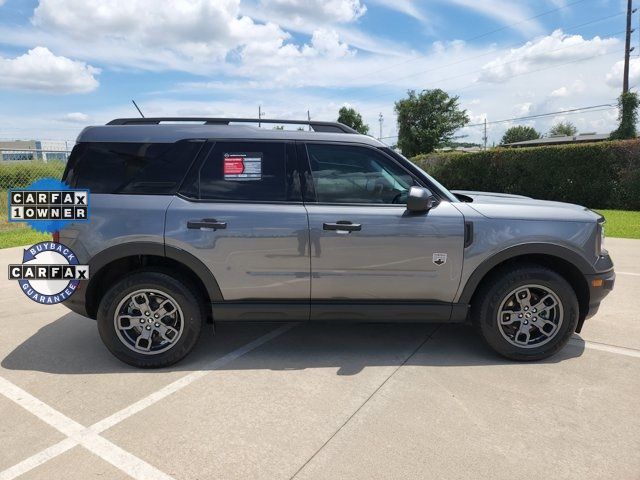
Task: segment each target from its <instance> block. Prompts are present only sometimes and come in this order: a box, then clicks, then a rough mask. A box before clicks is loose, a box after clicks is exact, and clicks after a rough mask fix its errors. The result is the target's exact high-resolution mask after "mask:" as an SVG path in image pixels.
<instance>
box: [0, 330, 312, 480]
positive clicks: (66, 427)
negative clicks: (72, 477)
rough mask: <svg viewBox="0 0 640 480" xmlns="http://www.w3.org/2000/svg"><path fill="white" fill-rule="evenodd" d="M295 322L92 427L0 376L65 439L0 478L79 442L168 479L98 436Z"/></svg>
mask: <svg viewBox="0 0 640 480" xmlns="http://www.w3.org/2000/svg"><path fill="white" fill-rule="evenodd" d="M297 325H299V324H297V323H291V324H287V325H283V326H282V327H279V328H277V329H275V330H273V331H271V332H269V333H267V334H265V335H263V336H261V337H259V338H257V339H255V340H253V341H252V342H249V343H247V344H246V345H244V346H242V347H240V348H238V349H236V350H234V351H232V352H230V353H228V354H226V355H224V356H223V357H220V358H218V359H217V360H214V361H213V362H210V363H209V364H207V365H205V367H204V368H203V369H201V370H197V371H194V372H191V373H189V374H188V375H185V376H184V377H182V378H179V379H178V380H176V381H175V382H173V383H170V384H169V385H167V386H165V387H163V388H161V389H160V390H158V391H157V392H154V393H152V394H150V395H148V396H147V397H144V398H143V399H141V400H139V401H137V402H135V403H134V404H132V405H130V406H129V407H126V408H124V409H122V410H120V411H118V412H116V413H114V414H113V415H111V416H109V417H107V418H105V419H103V420H101V421H99V422H97V423H95V424H93V425H92V426H90V427H88V428H85V427H83V426H82V425H80V424H79V423H77V422H75V421H73V420H71V419H70V418H68V417H66V416H65V415H64V414H62V413H60V412H58V411H57V410H55V409H53V408H52V407H50V406H48V405H47V404H45V403H44V402H42V401H40V400H38V399H37V398H36V397H34V396H32V395H30V394H29V393H27V392H26V391H24V390H22V389H21V388H20V387H18V386H16V385H14V384H13V383H11V382H9V381H8V380H5V379H4V378H2V377H0V394H2V395H4V396H6V397H7V398H9V399H10V400H13V401H14V402H15V403H17V404H18V405H20V406H22V407H23V408H25V409H26V410H28V411H29V412H31V413H33V414H34V415H36V416H37V417H38V418H40V419H41V420H43V421H44V422H46V423H47V424H49V425H51V426H52V427H54V428H56V429H57V430H58V431H60V432H62V433H64V434H65V435H67V436H68V437H69V438H66V439H65V440H62V441H60V442H58V443H57V444H55V445H53V446H51V447H49V448H47V449H45V450H43V451H41V452H39V453H36V454H35V455H32V456H31V457H29V458H27V459H25V460H23V461H22V462H20V463H18V464H16V465H14V466H13V467H10V468H8V469H6V470H4V471H2V472H0V480H13V479H15V478H16V477H18V476H20V475H23V474H25V473H26V472H28V471H30V470H32V469H34V468H36V467H38V466H40V465H42V464H43V463H46V462H47V461H49V460H51V459H52V458H55V457H57V456H58V455H61V454H63V453H64V452H66V451H68V450H70V449H71V448H73V447H74V446H76V445H82V446H83V447H85V448H86V449H88V450H89V451H91V452H93V453H95V454H96V455H98V456H100V457H101V458H103V459H104V460H106V461H107V462H109V463H111V464H112V465H114V466H115V467H117V468H119V469H120V470H122V471H123V472H125V473H127V474H128V475H130V476H132V477H133V478H136V479H141V480H145V479H151V480H152V479H156V478H157V479H163V480H166V479H171V478H172V477H170V476H168V475H166V474H165V473H163V472H161V471H160V470H158V469H156V468H155V467H153V466H152V465H150V464H148V463H146V462H145V461H143V460H141V459H139V458H138V457H136V456H134V455H133V454H131V453H129V452H127V451H126V450H124V449H122V448H120V447H118V446H117V445H115V444H113V443H111V442H110V441H108V440H106V439H105V438H103V437H101V436H99V435H98V433H100V432H103V431H105V430H107V429H109V428H111V427H112V426H114V425H116V424H118V423H120V422H122V421H123V420H126V419H127V418H129V417H131V416H133V415H135V414H136V413H138V412H140V411H141V410H144V409H145V408H147V407H149V406H151V405H153V404H154V403H156V402H159V401H160V400H162V399H164V398H166V397H167V396H169V395H172V394H173V393H176V392H178V391H179V390H182V389H183V388H185V387H187V386H188V385H190V384H191V383H193V382H195V381H196V380H198V379H199V378H202V377H203V376H205V375H207V374H208V373H210V372H211V371H213V370H216V369H220V368H222V367H223V366H225V365H227V364H228V363H230V362H232V361H234V360H236V359H238V358H240V357H241V356H243V355H245V354H247V353H249V352H250V351H251V350H254V349H256V348H258V347H259V346H260V345H263V344H264V343H266V342H268V341H270V340H272V339H274V338H276V337H278V336H279V335H282V334H283V333H285V332H287V331H288V330H290V329H291V328H293V327H295V326H297Z"/></svg>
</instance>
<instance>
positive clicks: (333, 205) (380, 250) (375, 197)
mask: <svg viewBox="0 0 640 480" xmlns="http://www.w3.org/2000/svg"><path fill="white" fill-rule="evenodd" d="M306 151H307V156H308V164H309V165H308V171H307V174H306V175H305V178H306V180H307V181H306V184H305V196H306V199H307V201H306V207H307V210H308V213H309V226H310V235H311V250H312V256H311V271H312V281H311V282H312V285H311V299H312V318H322V317H323V316H324V317H331V316H332V312H331V311H330V310H331V309H329V310H327V305H328V304H332V303H333V304H336V303H344V302H356V303H357V302H360V303H376V302H391V303H397V304H402V303H412V304H415V303H419V304H420V303H422V304H425V305H427V304H436V305H437V304H446V305H448V304H449V302H452V301H453V298H454V295H455V292H456V290H457V288H458V284H459V281H460V273H461V269H462V252H463V243H464V240H463V236H464V219H463V216H462V214H461V213H460V212H459V211H458V210H457V209H456V208H455V207H454V206H453V205H451V204H450V203H449V202H447V201H441V202H440V203H439V204H438V205H437V206H436V207H435V208H433V209H432V210H430V211H429V212H428V213H425V214H418V215H416V214H411V213H410V212H408V211H407V209H406V198H407V193H408V190H409V188H410V187H411V186H412V185H419V186H424V185H421V184H420V181H419V180H418V179H416V178H415V177H413V176H412V174H411V173H410V172H408V171H407V170H405V169H404V167H402V165H400V164H399V163H398V162H396V161H395V160H394V159H392V158H391V157H389V156H387V155H386V154H384V153H383V152H381V151H380V150H378V149H376V148H373V147H367V146H356V145H340V144H326V143H325V144H323V143H308V144H306ZM301 153H302V152H301ZM309 179H311V181H309ZM333 310H334V312H338V313H336V315H338V314H339V315H343V316H344V315H345V311H344V310H342V309H340V308H339V307H336V308H334V309H333ZM448 311H449V310H447V308H446V307H445V308H443V309H441V310H440V313H441V314H442V315H444V316H445V317H446V316H447V312H448ZM323 312H324V314H326V315H323Z"/></svg>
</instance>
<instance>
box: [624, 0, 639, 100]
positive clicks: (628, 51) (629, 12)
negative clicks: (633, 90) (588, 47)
mask: <svg viewBox="0 0 640 480" xmlns="http://www.w3.org/2000/svg"><path fill="white" fill-rule="evenodd" d="M635 12H636V11H635V10H634V9H633V0H628V3H627V38H626V40H625V48H624V79H623V81H622V93H627V92H628V91H629V57H630V56H631V52H633V50H634V47H632V46H631V34H632V33H633V32H634V31H635V30H633V29H632V28H631V17H632V16H633V14H634V13H635Z"/></svg>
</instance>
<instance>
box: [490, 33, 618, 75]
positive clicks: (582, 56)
mask: <svg viewBox="0 0 640 480" xmlns="http://www.w3.org/2000/svg"><path fill="white" fill-rule="evenodd" d="M618 43H619V40H618V39H616V38H600V37H598V36H596V37H593V38H592V39H591V40H588V39H585V38H583V37H582V36H580V35H567V34H565V33H563V32H562V30H556V31H555V32H553V33H552V34H551V35H547V36H545V37H540V38H538V39H536V40H533V41H530V42H527V43H526V44H525V45H523V46H522V47H519V48H515V49H511V50H510V51H509V52H508V53H507V54H505V55H502V56H500V57H498V58H496V59H495V60H492V61H491V62H489V63H487V64H486V65H484V67H483V72H482V74H481V76H480V79H481V80H484V81H489V82H504V81H506V80H509V79H510V78H511V77H512V76H514V75H520V74H522V73H526V72H528V71H531V70H533V69H538V68H544V67H546V66H551V65H557V64H561V63H567V62H571V61H578V60H586V59H589V58H591V57H594V56H596V55H603V54H605V53H607V52H608V51H610V49H611V47H613V46H616V45H618Z"/></svg>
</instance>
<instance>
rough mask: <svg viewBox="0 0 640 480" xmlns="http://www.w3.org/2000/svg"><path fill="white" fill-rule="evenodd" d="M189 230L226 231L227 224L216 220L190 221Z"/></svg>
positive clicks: (188, 223)
mask: <svg viewBox="0 0 640 480" xmlns="http://www.w3.org/2000/svg"><path fill="white" fill-rule="evenodd" d="M187 228H190V229H192V230H224V229H225V228H227V222H219V221H217V220H216V219H215V218H203V219H202V220H189V221H188V222H187Z"/></svg>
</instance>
